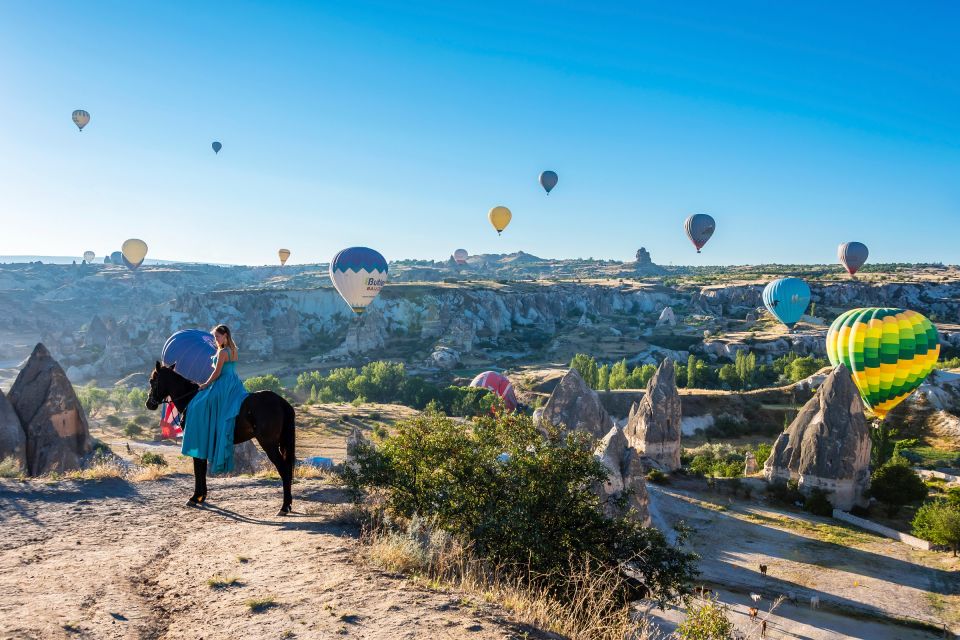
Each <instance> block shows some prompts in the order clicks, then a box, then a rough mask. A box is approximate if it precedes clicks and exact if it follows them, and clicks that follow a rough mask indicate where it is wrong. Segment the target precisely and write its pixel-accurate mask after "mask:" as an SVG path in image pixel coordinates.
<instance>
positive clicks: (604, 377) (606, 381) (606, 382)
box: [597, 364, 610, 391]
mask: <svg viewBox="0 0 960 640" xmlns="http://www.w3.org/2000/svg"><path fill="white" fill-rule="evenodd" d="M597 388H598V389H603V390H604V391H610V365H608V364H605V365H603V366H602V367H600V368H599V369H598V370H597Z"/></svg>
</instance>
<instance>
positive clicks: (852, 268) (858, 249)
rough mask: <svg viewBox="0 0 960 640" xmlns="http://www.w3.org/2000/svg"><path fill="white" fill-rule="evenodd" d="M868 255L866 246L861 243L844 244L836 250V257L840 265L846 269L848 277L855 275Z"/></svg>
mask: <svg viewBox="0 0 960 640" xmlns="http://www.w3.org/2000/svg"><path fill="white" fill-rule="evenodd" d="M869 255H870V251H868V250H867V245H865V244H863V243H862V242H844V243H843V244H841V245H840V246H839V247H838V248H837V257H838V258H840V264H842V265H843V266H844V267H845V268H846V270H847V273H849V274H850V275H853V274H855V273H856V272H857V271H858V270H859V269H860V267H862V266H863V265H864V263H865V262H866V261H867V256H869Z"/></svg>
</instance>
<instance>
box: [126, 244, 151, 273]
mask: <svg viewBox="0 0 960 640" xmlns="http://www.w3.org/2000/svg"><path fill="white" fill-rule="evenodd" d="M120 252H121V254H122V255H123V264H125V265H127V267H128V268H130V269H131V270H132V269H136V268H137V267H139V266H140V265H141V264H143V259H144V258H145V257H146V256H147V243H146V242H144V241H143V240H139V239H137V238H130V239H129V240H126V241H125V242H124V243H123V244H122V245H121V246H120Z"/></svg>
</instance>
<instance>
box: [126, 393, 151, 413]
mask: <svg viewBox="0 0 960 640" xmlns="http://www.w3.org/2000/svg"><path fill="white" fill-rule="evenodd" d="M148 395H149V393H147V390H146V389H130V391H128V392H127V398H126V401H127V406H128V407H130V408H131V409H143V407H144V406H145V405H146V404H147V396H148Z"/></svg>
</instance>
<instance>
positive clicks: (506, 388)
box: [470, 371, 517, 411]
mask: <svg viewBox="0 0 960 640" xmlns="http://www.w3.org/2000/svg"><path fill="white" fill-rule="evenodd" d="M470 386H471V387H483V388H484V389H489V390H490V391H493V392H494V393H495V394H497V396H499V398H500V399H501V400H503V406H505V407H506V408H507V411H514V410H516V408H517V396H516V394H515V393H514V392H513V383H512V382H510V378H508V377H506V376H505V375H503V374H500V373H497V372H496V371H484V372H483V373H481V374H478V375H477V377H476V378H474V379H473V380H471V381H470Z"/></svg>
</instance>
